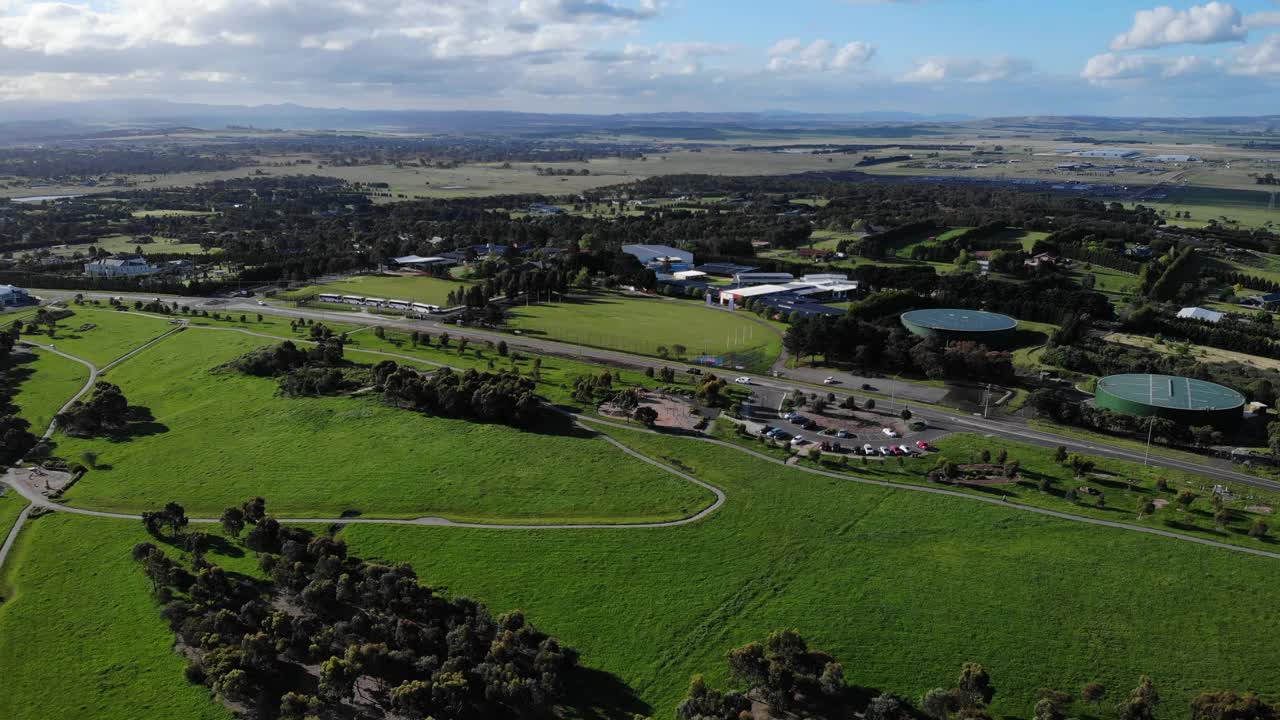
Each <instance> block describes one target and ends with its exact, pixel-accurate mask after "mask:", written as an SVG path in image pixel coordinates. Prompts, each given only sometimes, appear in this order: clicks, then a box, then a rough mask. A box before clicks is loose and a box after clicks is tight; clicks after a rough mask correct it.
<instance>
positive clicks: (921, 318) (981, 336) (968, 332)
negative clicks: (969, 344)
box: [902, 308, 1018, 347]
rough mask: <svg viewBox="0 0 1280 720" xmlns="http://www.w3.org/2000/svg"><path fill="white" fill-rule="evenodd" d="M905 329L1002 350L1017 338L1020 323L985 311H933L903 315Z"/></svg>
mask: <svg viewBox="0 0 1280 720" xmlns="http://www.w3.org/2000/svg"><path fill="white" fill-rule="evenodd" d="M902 326H903V327H905V328H906V329H907V330H908V331H909V332H911V333H912V334H914V335H920V336H922V337H940V338H942V339H943V340H947V341H951V340H970V341H973V342H978V343H982V344H983V345H986V346H987V347H1000V346H1002V345H1007V344H1008V343H1009V342H1010V340H1012V339H1013V334H1014V332H1015V331H1016V330H1017V329H1018V321H1017V320H1015V319H1013V318H1011V317H1009V316H1008V315H1000V314H999V313H993V312H986V311H984V310H966V309H963V308H932V309H929V310H912V311H910V312H905V313H903V314H902Z"/></svg>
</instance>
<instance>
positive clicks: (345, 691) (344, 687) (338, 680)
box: [320, 656, 358, 702]
mask: <svg viewBox="0 0 1280 720" xmlns="http://www.w3.org/2000/svg"><path fill="white" fill-rule="evenodd" d="M357 676H358V672H357V671H356V668H355V666H354V665H352V664H351V663H350V662H348V661H347V660H346V659H344V658H340V657H337V656H332V657H330V658H329V659H328V660H325V661H324V662H323V663H322V664H321V665H320V696H321V697H323V698H324V699H326V700H329V701H331V702H342V701H343V700H347V699H349V698H350V697H351V696H352V694H353V692H354V690H355V682H356V677H357Z"/></svg>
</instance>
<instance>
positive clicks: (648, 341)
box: [509, 295, 782, 371]
mask: <svg viewBox="0 0 1280 720" xmlns="http://www.w3.org/2000/svg"><path fill="white" fill-rule="evenodd" d="M510 312H511V315H510V322H509V325H510V327H511V328H512V329H514V330H518V331H520V333H521V334H522V335H525V336H528V337H535V338H547V339H550V340H561V341H564V342H569V343H575V344H579V345H589V346H592V347H600V348H607V349H610V350H622V351H625V352H632V353H637V354H640V355H649V356H657V355H659V354H660V353H659V351H658V348H659V347H666V348H668V349H669V350H670V349H671V348H674V347H675V346H676V345H683V346H684V347H685V348H686V349H687V352H686V354H685V358H686V359H693V358H695V357H698V356H702V355H714V356H721V355H729V356H731V358H730V362H729V363H728V364H730V365H741V366H743V367H745V368H747V369H750V370H756V371H762V370H764V369H767V368H768V367H769V366H770V365H772V364H773V361H774V360H775V359H777V357H778V354H779V353H780V352H781V350H782V337H781V335H779V334H778V333H777V332H774V331H772V330H770V329H769V328H767V327H765V326H763V325H761V324H760V323H758V322H756V321H755V320H754V319H753V317H752V316H750V315H748V314H746V313H745V312H736V313H730V312H728V311H721V310H716V309H712V308H706V307H703V306H702V304H701V303H697V302H693V301H684V300H670V299H661V298H631V297H622V296H619V295H593V296H588V297H585V298H581V299H576V300H574V301H570V302H563V303H554V304H546V305H532V306H529V307H514V308H512V309H511V311H510ZM671 353H672V355H673V356H674V351H673V350H671Z"/></svg>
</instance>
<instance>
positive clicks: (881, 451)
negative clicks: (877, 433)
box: [880, 445, 889, 456]
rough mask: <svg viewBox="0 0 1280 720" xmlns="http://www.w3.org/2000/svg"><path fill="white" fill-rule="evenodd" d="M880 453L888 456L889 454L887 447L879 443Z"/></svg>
mask: <svg viewBox="0 0 1280 720" xmlns="http://www.w3.org/2000/svg"><path fill="white" fill-rule="evenodd" d="M880 454H881V455H885V456H888V454H889V448H887V447H885V446H883V445H881V446H880Z"/></svg>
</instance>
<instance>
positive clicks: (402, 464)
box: [56, 330, 713, 523]
mask: <svg viewBox="0 0 1280 720" xmlns="http://www.w3.org/2000/svg"><path fill="white" fill-rule="evenodd" d="M270 342H271V341H269V340H266V339H264V338H254V337H248V336H245V335H242V334H238V333H223V332H213V331H201V330H188V331H186V332H183V333H180V334H179V335H176V336H173V337H170V338H166V339H165V340H164V341H163V342H161V343H159V344H157V345H155V346H153V347H152V348H149V349H148V350H147V351H145V352H144V354H143V355H141V356H139V358H141V357H145V358H146V360H145V362H141V361H139V362H134V361H133V359H131V360H130V361H128V362H125V363H122V364H121V365H119V366H117V367H116V368H113V369H112V370H111V371H110V372H109V373H108V374H107V375H106V376H105V379H106V380H108V381H110V382H113V383H115V384H117V385H119V386H120V387H121V389H122V390H123V391H124V393H125V396H126V397H127V398H128V399H129V402H130V404H131V405H136V406H141V407H145V408H147V409H148V410H149V411H150V413H151V415H152V416H153V417H154V421H153V422H149V423H145V424H143V425H142V426H141V427H140V428H138V429H137V430H136V431H135V432H134V433H133V435H132V436H130V437H128V439H126V440H123V441H113V440H108V439H100V438H96V439H80V438H71V437H68V436H64V435H59V436H57V437H56V442H57V450H56V452H57V453H58V454H59V455H60V456H63V457H67V458H79V457H80V456H81V455H82V454H83V453H84V452H85V451H88V450H92V451H95V452H97V453H98V454H99V459H98V463H99V467H98V469H94V470H91V471H90V472H89V474H88V475H87V476H86V477H85V478H84V479H83V480H81V481H80V482H79V483H78V484H77V485H76V486H75V487H74V488H73V489H72V490H71V491H69V492H68V494H67V497H68V498H69V502H70V503H71V504H73V505H78V506H83V507H92V508H97V509H112V510H117V511H132V512H137V511H140V510H143V509H147V508H152V507H158V506H161V505H163V504H164V503H165V502H166V501H167V500H178V501H179V502H181V503H183V504H184V505H185V506H186V507H187V509H188V512H191V513H193V514H204V515H216V514H217V513H219V512H221V510H222V508H225V507H227V506H228V505H230V504H233V503H235V502H237V501H238V499H242V498H244V497H252V496H253V495H255V494H266V495H270V499H271V501H272V504H273V509H274V511H275V512H278V513H280V514H281V515H284V516H290V515H292V516H294V517H297V516H304V517H308V516H317V517H329V516H331V517H337V516H338V515H339V514H341V513H343V512H344V511H358V512H361V513H364V514H367V515H369V516H376V517H420V516H443V517H447V518H449V519H452V520H457V521H473V522H532V523H552V522H642V521H654V520H669V519H675V518H679V517H684V516H687V515H691V514H693V513H694V512H696V511H697V510H700V509H702V508H703V507H705V506H706V505H708V504H710V503H711V501H712V499H713V498H712V497H711V494H710V493H708V492H706V491H705V490H703V489H702V488H698V487H697V486H694V485H692V484H690V483H688V482H686V481H684V480H680V479H678V478H675V477H674V476H671V475H669V474H667V473H665V472H663V471H661V470H659V469H657V468H654V467H653V466H651V465H648V464H646V463H642V462H640V461H637V460H633V459H631V458H628V457H627V456H625V455H624V454H623V453H622V452H621V451H619V450H617V449H616V448H614V447H612V446H610V445H609V444H607V443H606V442H605V441H604V440H602V439H599V438H593V437H591V436H590V435H589V434H587V433H584V432H580V431H572V430H569V429H567V428H566V429H564V430H563V431H562V432H555V431H548V432H544V433H533V432H520V431H518V430H515V429H513V428H509V427H507V426H503V425H496V424H482V423H472V422H468V421H465V420H451V419H446V418H436V417H426V416H424V415H421V414H417V413H412V412H408V411H405V410H399V409H396V408H391V407H387V406H385V405H383V404H381V402H380V401H378V400H377V399H375V398H360V399H354V398H347V397H323V398H293V399H287V398H281V397H277V395H276V387H275V383H274V382H272V381H271V380H268V379H262V378H252V377H246V376H243V375H239V374H237V373H233V372H218V373H211V372H210V370H211V369H212V368H214V367H216V366H218V365H220V364H222V363H224V362H226V361H228V360H230V359H232V358H234V357H236V356H238V355H240V354H242V353H244V352H247V351H248V350H250V349H252V348H255V347H259V346H262V345H264V344H269V343H270ZM353 359H356V360H359V361H363V360H364V359H365V358H360V357H358V356H356V357H353ZM369 359H370V360H372V361H376V360H377V359H378V358H373V357H370V358H369ZM530 458H538V460H539V461H538V462H537V463H530V462H529V459H530ZM175 479H177V482H176V483H175Z"/></svg>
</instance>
